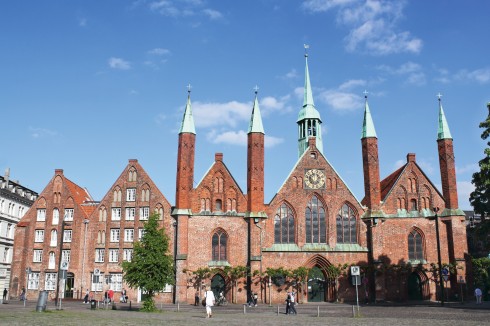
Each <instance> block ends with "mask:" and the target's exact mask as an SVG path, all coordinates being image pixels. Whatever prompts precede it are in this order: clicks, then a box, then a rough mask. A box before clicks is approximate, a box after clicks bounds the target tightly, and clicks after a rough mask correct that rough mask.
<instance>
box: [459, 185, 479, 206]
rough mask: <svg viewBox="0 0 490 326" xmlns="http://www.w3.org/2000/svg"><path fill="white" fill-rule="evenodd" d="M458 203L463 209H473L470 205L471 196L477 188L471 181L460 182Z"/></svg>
mask: <svg viewBox="0 0 490 326" xmlns="http://www.w3.org/2000/svg"><path fill="white" fill-rule="evenodd" d="M457 185H458V199H459V200H458V201H459V207H461V209H472V207H471V205H470V201H469V198H470V194H471V193H472V192H473V191H474V190H475V186H474V185H473V184H472V183H471V182H470V181H458V182H457Z"/></svg>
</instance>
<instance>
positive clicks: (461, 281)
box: [458, 275, 466, 284]
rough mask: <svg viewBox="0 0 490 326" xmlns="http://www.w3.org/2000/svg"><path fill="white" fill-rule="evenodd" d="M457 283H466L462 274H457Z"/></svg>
mask: <svg viewBox="0 0 490 326" xmlns="http://www.w3.org/2000/svg"><path fill="white" fill-rule="evenodd" d="M458 283H461V284H464V283H466V281H465V280H464V277H463V275H460V276H459V278H458Z"/></svg>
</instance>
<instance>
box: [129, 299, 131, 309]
mask: <svg viewBox="0 0 490 326" xmlns="http://www.w3.org/2000/svg"><path fill="white" fill-rule="evenodd" d="M129 311H131V301H129Z"/></svg>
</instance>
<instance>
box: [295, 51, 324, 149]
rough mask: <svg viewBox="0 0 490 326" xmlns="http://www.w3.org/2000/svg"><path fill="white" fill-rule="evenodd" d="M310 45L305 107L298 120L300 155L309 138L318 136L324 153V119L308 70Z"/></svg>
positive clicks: (317, 142) (306, 74)
mask: <svg viewBox="0 0 490 326" xmlns="http://www.w3.org/2000/svg"><path fill="white" fill-rule="evenodd" d="M308 48H309V46H308V45H306V44H305V61H306V65H305V89H304V99H303V108H302V109H301V110H300V111H299V114H298V120H297V121H296V122H297V124H298V157H301V155H303V153H304V152H305V150H306V149H307V148H308V139H309V138H310V137H315V138H316V147H317V148H318V150H319V151H320V152H321V153H322V154H323V141H322V129H321V126H322V119H321V118H320V112H318V111H317V109H316V108H315V103H314V102H313V93H312V91H311V84H310V73H309V70H308V52H307V49H308Z"/></svg>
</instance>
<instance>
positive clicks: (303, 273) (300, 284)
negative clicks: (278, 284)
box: [289, 266, 310, 301]
mask: <svg viewBox="0 0 490 326" xmlns="http://www.w3.org/2000/svg"><path fill="white" fill-rule="evenodd" d="M309 273H310V269H309V268H307V267H303V266H301V267H298V268H296V269H293V270H291V271H290V272H289V275H290V277H291V278H292V279H293V280H294V281H295V282H296V284H297V286H296V287H297V289H296V292H297V293H298V294H301V292H302V291H301V290H303V291H304V290H305V289H306V283H307V282H308V274H309ZM300 300H301V297H298V301H300Z"/></svg>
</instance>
